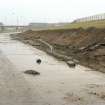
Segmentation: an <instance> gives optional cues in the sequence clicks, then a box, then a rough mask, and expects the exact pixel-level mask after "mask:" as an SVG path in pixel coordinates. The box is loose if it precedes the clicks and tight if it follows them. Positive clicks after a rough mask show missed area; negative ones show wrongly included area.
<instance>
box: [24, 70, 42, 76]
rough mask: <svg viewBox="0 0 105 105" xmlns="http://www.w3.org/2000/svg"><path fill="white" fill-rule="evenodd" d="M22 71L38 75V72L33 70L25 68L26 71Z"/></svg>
mask: <svg viewBox="0 0 105 105" xmlns="http://www.w3.org/2000/svg"><path fill="white" fill-rule="evenodd" d="M24 73H25V74H30V75H40V73H39V72H37V71H35V70H26V71H24Z"/></svg>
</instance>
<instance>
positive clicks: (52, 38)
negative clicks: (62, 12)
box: [15, 27, 105, 72]
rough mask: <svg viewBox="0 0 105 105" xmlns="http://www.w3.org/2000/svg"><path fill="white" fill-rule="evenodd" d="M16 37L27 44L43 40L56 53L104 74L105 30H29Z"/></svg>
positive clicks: (92, 28)
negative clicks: (70, 57)
mask: <svg viewBox="0 0 105 105" xmlns="http://www.w3.org/2000/svg"><path fill="white" fill-rule="evenodd" d="M16 37H17V39H19V40H22V41H27V40H28V41H27V42H28V43H29V41H32V42H33V43H36V40H37V39H43V40H44V41H46V42H48V43H49V44H51V45H52V46H53V47H54V50H55V51H56V52H58V53H61V54H64V55H67V56H68V57H69V56H72V57H73V58H75V59H77V60H79V63H80V64H82V65H85V66H88V67H90V68H93V69H95V70H98V71H102V72H105V29H98V28H94V27H91V28H88V29H82V28H78V29H66V30H65V29H61V30H43V31H31V30H29V31H26V32H24V33H21V34H18V35H17V36H16ZM16 37H15V38H16ZM31 45H32V43H31ZM41 46H43V45H41ZM43 48H44V46H43ZM45 49H46V46H45V48H44V50H45Z"/></svg>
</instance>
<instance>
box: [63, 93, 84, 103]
mask: <svg viewBox="0 0 105 105" xmlns="http://www.w3.org/2000/svg"><path fill="white" fill-rule="evenodd" d="M63 99H64V100H66V101H67V102H70V103H78V104H79V103H80V102H81V101H82V100H83V98H82V97H79V96H78V95H76V94H74V93H67V94H66V96H65V97H64V98H63Z"/></svg>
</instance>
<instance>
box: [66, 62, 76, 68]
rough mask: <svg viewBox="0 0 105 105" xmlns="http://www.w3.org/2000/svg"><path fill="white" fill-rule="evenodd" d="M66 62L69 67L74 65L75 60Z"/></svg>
mask: <svg viewBox="0 0 105 105" xmlns="http://www.w3.org/2000/svg"><path fill="white" fill-rule="evenodd" d="M66 63H67V64H68V66H69V67H75V66H76V64H75V62H73V61H67V62H66Z"/></svg>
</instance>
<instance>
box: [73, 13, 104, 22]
mask: <svg viewBox="0 0 105 105" xmlns="http://www.w3.org/2000/svg"><path fill="white" fill-rule="evenodd" d="M104 19H105V13H104V14H99V15H94V16H88V17H84V18H79V19H76V20H74V22H75V23H78V22H88V21H95V20H104Z"/></svg>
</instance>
